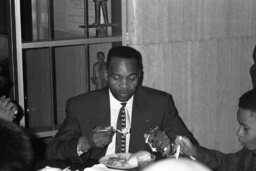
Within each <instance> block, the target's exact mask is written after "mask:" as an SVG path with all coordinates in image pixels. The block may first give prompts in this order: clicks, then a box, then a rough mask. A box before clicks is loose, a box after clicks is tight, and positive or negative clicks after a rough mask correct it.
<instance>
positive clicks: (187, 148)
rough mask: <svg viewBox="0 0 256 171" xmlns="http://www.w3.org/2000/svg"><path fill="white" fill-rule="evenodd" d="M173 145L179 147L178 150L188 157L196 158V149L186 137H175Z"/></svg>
mask: <svg viewBox="0 0 256 171" xmlns="http://www.w3.org/2000/svg"><path fill="white" fill-rule="evenodd" d="M175 143H176V144H178V145H180V150H181V152H182V153H183V154H186V155H188V156H196V147H195V146H194V145H193V144H192V142H191V141H190V140H189V138H188V137H185V136H177V137H176V138H175Z"/></svg>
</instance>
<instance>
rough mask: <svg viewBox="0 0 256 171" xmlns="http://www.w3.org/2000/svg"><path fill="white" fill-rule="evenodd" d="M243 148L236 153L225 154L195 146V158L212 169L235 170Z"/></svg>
mask: <svg viewBox="0 0 256 171" xmlns="http://www.w3.org/2000/svg"><path fill="white" fill-rule="evenodd" d="M242 153H243V150H240V151H238V152H236V153H229V154H225V153H222V152H220V151H217V150H211V149H207V148H204V147H201V146H198V147H197V155H196V159H197V160H198V161H199V162H202V163H203V164H205V165H206V166H208V167H210V168H211V169H214V170H232V171H235V170H237V169H238V166H239V159H240V158H241V156H242Z"/></svg>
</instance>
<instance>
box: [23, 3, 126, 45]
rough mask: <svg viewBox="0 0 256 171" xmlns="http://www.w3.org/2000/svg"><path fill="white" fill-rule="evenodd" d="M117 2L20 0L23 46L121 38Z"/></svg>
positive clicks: (119, 7)
mask: <svg viewBox="0 0 256 171" xmlns="http://www.w3.org/2000/svg"><path fill="white" fill-rule="evenodd" d="M121 14H122V13H121V0H21V23H22V39H23V42H31V41H42V40H63V39H77V38H97V37H113V36H121V32H122V30H121V23H122V22H121V18H122V17H121Z"/></svg>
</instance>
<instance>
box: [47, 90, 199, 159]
mask: <svg viewBox="0 0 256 171" xmlns="http://www.w3.org/2000/svg"><path fill="white" fill-rule="evenodd" d="M132 111H133V112H132V122H131V130H130V146H129V152H131V153H134V152H137V151H140V150H147V151H149V152H152V151H151V149H150V148H149V146H148V145H147V144H146V143H145V140H144V134H145V133H148V131H149V129H150V128H152V127H153V126H156V125H158V126H159V127H160V129H162V130H165V131H166V133H167V135H168V136H169V138H170V139H171V140H173V139H174V138H175V137H176V136H177V135H185V136H187V137H189V138H190V139H191V140H192V141H193V142H196V140H195V139H194V138H193V135H192V134H191V132H190V131H189V130H188V129H187V128H186V126H185V124H184V123H183V121H182V120H181V118H180V117H179V116H178V112H177V109H176V107H175V105H174V101H173V99H172V96H171V95H170V94H167V93H165V92H162V91H159V90H154V89H151V88H148V87H144V86H138V88H137V90H136V92H135V94H134V101H133V110H132ZM96 126H110V101H109V93H108V88H103V89H100V90H96V91H93V92H89V93H86V94H82V95H79V96H76V97H73V98H71V99H69V100H68V101H67V104H66V119H65V120H64V122H63V124H62V126H61V127H60V129H59V131H58V133H57V134H56V136H55V137H54V138H53V140H52V141H51V142H50V143H49V145H48V148H47V152H46V156H47V157H48V158H49V159H64V160H70V161H80V162H86V161H88V160H91V159H94V160H95V159H96V160H97V159H99V158H100V157H102V156H104V155H105V153H106V149H107V147H106V148H104V149H101V148H93V149H91V150H89V151H88V152H86V153H84V154H83V155H82V156H80V157H79V156H78V155H77V143H78V139H79V137H80V136H82V135H88V134H89V133H90V132H91V130H92V129H94V128H95V127H96Z"/></svg>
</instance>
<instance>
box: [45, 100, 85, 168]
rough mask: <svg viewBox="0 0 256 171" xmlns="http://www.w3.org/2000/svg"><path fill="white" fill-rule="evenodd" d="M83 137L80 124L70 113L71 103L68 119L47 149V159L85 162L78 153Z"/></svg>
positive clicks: (67, 106) (68, 107) (67, 114)
mask: <svg viewBox="0 0 256 171" xmlns="http://www.w3.org/2000/svg"><path fill="white" fill-rule="evenodd" d="M81 136H82V133H81V128H80V125H79V122H78V121H77V119H76V118H75V116H74V115H72V114H71V112H70V104H69V101H68V102H67V105H66V118H65V120H64V122H63V124H62V125H61V127H60V128H59V130H58V132H57V134H56V135H55V137H54V138H53V139H52V140H51V141H50V143H49V144H48V146H47V149H46V157H47V159H50V160H51V159H60V160H69V161H73V162H79V163H81V162H83V160H82V158H81V157H80V156H78V153H77V143H78V139H79V137H81Z"/></svg>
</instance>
